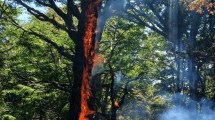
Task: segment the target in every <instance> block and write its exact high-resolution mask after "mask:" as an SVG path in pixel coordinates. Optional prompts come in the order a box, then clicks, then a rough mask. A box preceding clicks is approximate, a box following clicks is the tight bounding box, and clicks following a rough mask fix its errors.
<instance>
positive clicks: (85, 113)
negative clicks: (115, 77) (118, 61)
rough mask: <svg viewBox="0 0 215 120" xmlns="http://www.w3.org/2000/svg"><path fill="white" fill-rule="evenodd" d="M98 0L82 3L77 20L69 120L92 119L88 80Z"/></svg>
mask: <svg viewBox="0 0 215 120" xmlns="http://www.w3.org/2000/svg"><path fill="white" fill-rule="evenodd" d="M98 5H99V2H98V0H92V1H85V2H83V4H82V6H81V7H82V13H81V15H82V17H81V19H80V20H79V23H78V24H79V25H78V31H79V38H78V40H75V59H76V60H75V61H74V62H73V73H74V81H73V86H72V92H71V95H70V96H71V98H70V108H69V120H88V119H93V116H94V115H93V114H94V110H95V107H94V106H95V105H94V104H95V103H94V102H93V99H92V97H91V89H90V85H89V82H90V80H91V73H92V69H93V63H94V61H93V59H94V55H95V49H96V48H95V47H96V44H97V42H96V40H95V37H96V26H97V17H98V9H97V8H98Z"/></svg>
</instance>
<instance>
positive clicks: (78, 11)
mask: <svg viewBox="0 0 215 120" xmlns="http://www.w3.org/2000/svg"><path fill="white" fill-rule="evenodd" d="M13 1H14V2H15V3H17V4H18V5H21V6H22V7H24V8H25V9H26V10H27V11H28V12H29V13H30V14H31V15H33V16H34V17H36V18H37V19H39V20H41V21H45V22H49V23H51V24H52V25H53V26H55V27H56V28H57V29H61V30H64V31H65V32H67V34H68V36H69V37H70V39H71V40H72V42H73V43H74V44H75V47H74V48H75V52H74V53H72V51H66V50H65V48H64V47H63V46H60V45H59V44H57V43H56V42H54V41H53V40H52V39H51V38H50V37H47V36H46V35H45V34H42V33H41V32H37V31H34V30H33V29H25V28H23V27H21V25H19V24H18V23H17V22H16V21H14V20H13V19H10V20H11V21H12V23H13V24H14V25H15V26H17V27H19V28H20V29H22V30H24V31H25V32H26V33H28V34H31V35H34V36H36V37H38V38H40V39H42V40H44V41H45V42H47V43H49V44H50V45H51V46H53V47H54V48H55V49H56V50H57V51H58V52H59V53H60V54H61V55H63V56H64V57H66V58H67V59H69V60H71V61H72V62H73V74H74V80H73V83H72V86H71V93H70V112H69V113H70V115H69V119H70V120H78V119H81V120H82V119H88V118H92V117H93V114H94V112H93V111H94V105H93V102H92V100H93V99H92V98H91V92H90V86H89V81H90V78H91V71H92V68H93V58H94V55H95V49H96V48H95V47H96V46H97V44H98V42H97V41H96V39H95V37H96V33H97V32H96V26H97V17H98V11H99V10H100V9H102V7H103V6H102V4H105V3H108V1H99V0H82V1H79V0H78V1H75V0H67V1H58V2H60V3H63V4H64V5H65V10H63V9H61V8H60V7H59V6H58V4H57V1H55V0H48V1H43V0H35V1H24V0H13ZM32 2H33V3H34V4H36V5H38V6H42V7H46V8H49V9H53V11H55V13H56V14H57V15H58V16H60V18H61V19H62V20H63V23H59V22H58V21H57V20H56V19H55V16H54V15H53V16H47V15H46V14H44V13H42V12H40V11H39V10H37V9H35V8H34V7H32V6H30V5H29V4H28V3H32ZM7 4H8V5H9V4H10V1H8V2H7ZM75 19H77V20H78V22H77V23H75V21H74V20H75ZM8 20H9V19H8Z"/></svg>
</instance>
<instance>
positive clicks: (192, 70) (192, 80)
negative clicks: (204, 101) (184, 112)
mask: <svg viewBox="0 0 215 120" xmlns="http://www.w3.org/2000/svg"><path fill="white" fill-rule="evenodd" d="M200 20H201V17H200V15H198V14H197V13H193V18H192V19H191V22H192V24H191V30H190V37H189V43H190V44H189V48H190V52H189V54H188V75H189V76H188V79H189V88H190V97H191V99H193V100H195V101H197V100H198V96H197V94H198V89H197V88H198V77H197V76H198V73H197V69H196V67H197V64H196V61H195V56H194V54H193V53H194V51H195V46H196V36H197V34H198V28H199V25H200Z"/></svg>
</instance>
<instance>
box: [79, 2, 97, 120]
mask: <svg viewBox="0 0 215 120" xmlns="http://www.w3.org/2000/svg"><path fill="white" fill-rule="evenodd" d="M97 5H98V1H96V2H92V3H90V5H89V7H88V10H87V12H86V14H87V21H86V32H85V36H84V39H83V42H84V55H85V58H86V63H85V66H84V71H83V72H84V73H83V81H82V86H81V112H80V116H79V120H88V118H87V116H88V115H91V114H94V111H93V110H91V109H90V108H89V106H88V100H89V98H90V85H89V80H90V78H91V71H92V68H93V63H94V60H93V59H94V56H95V47H96V45H95V44H97V43H95V41H94V38H93V36H94V35H95V34H96V23H97V17H96V13H95V9H96V6H97Z"/></svg>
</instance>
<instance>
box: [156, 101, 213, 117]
mask: <svg viewBox="0 0 215 120" xmlns="http://www.w3.org/2000/svg"><path fill="white" fill-rule="evenodd" d="M189 104H193V106H192V105H191V106H189V107H188V106H182V105H179V104H176V105H174V107H172V108H170V109H169V110H167V111H165V112H164V113H163V114H161V115H160V118H159V120H215V109H214V107H215V106H214V103H213V102H211V101H207V100H202V101H201V102H199V106H198V109H199V110H197V109H196V107H194V106H195V105H194V104H197V103H196V102H195V101H191V102H190V103H189ZM200 108H201V109H200Z"/></svg>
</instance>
